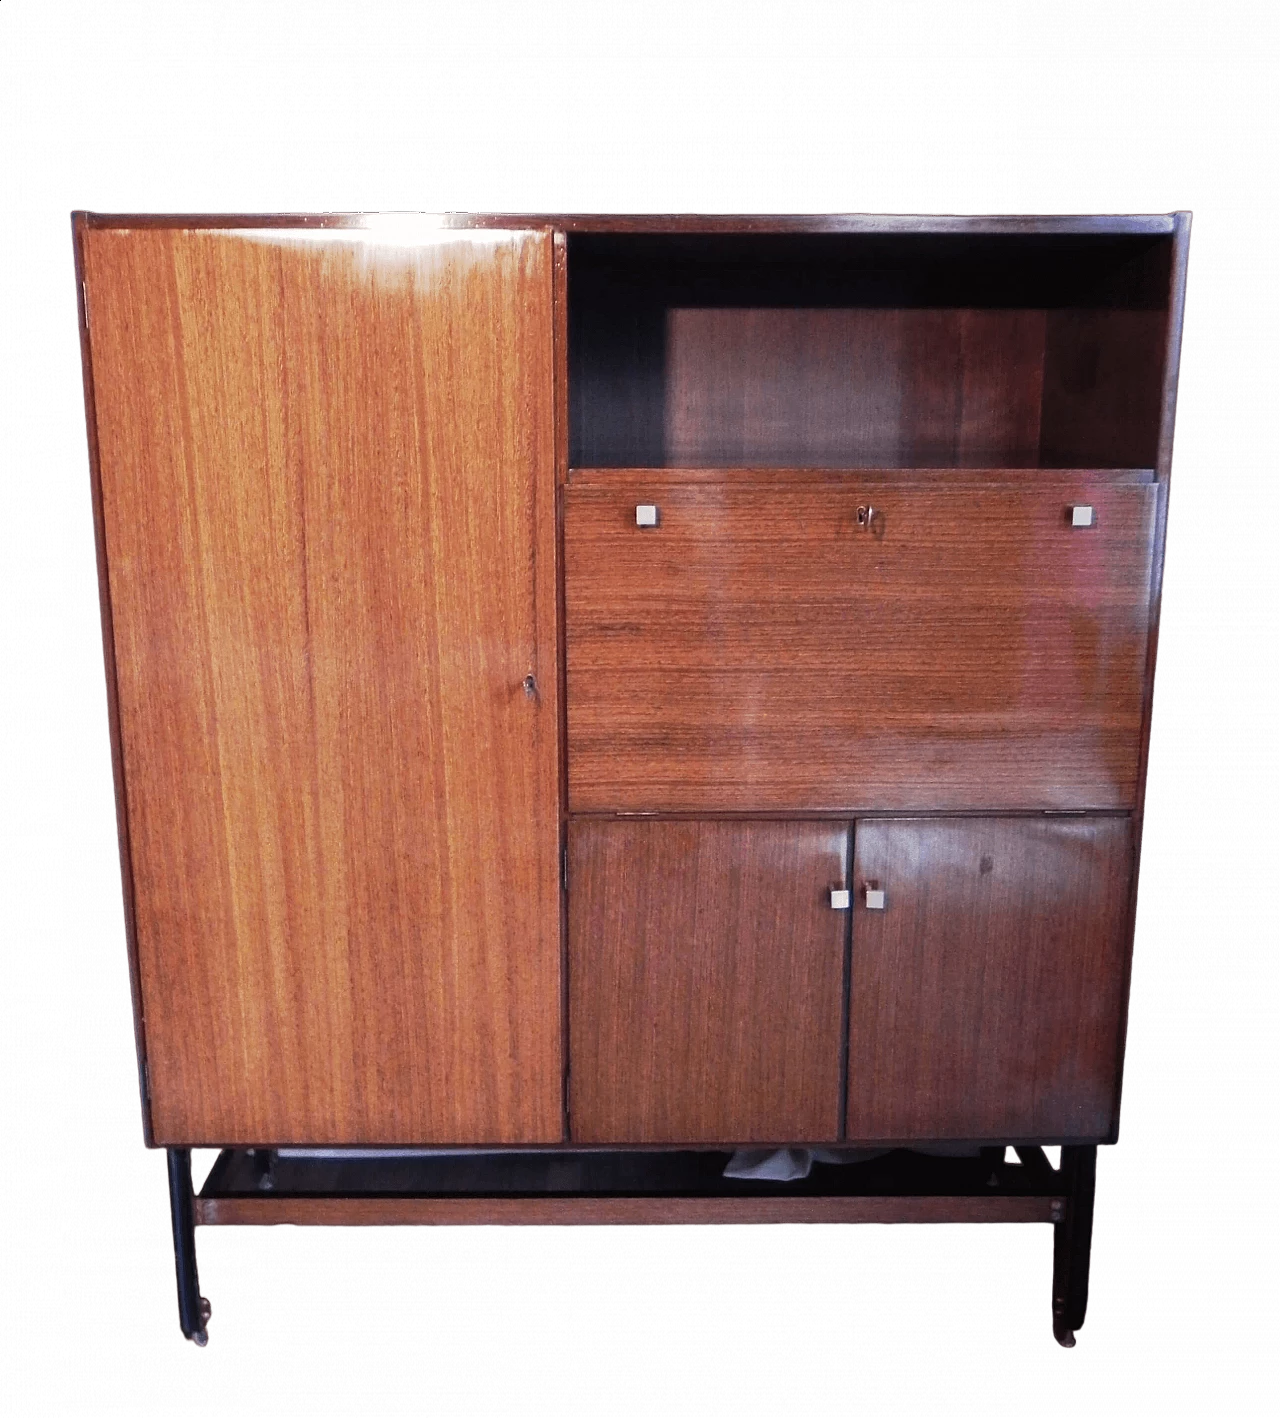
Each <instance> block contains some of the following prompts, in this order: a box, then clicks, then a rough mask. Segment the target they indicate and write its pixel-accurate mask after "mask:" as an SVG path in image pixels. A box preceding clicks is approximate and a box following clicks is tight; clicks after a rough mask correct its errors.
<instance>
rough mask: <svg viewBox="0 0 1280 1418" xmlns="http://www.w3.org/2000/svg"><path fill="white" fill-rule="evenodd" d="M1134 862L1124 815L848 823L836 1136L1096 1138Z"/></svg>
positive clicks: (1116, 1039)
mask: <svg viewBox="0 0 1280 1418" xmlns="http://www.w3.org/2000/svg"><path fill="white" fill-rule="evenodd" d="M1131 864H1132V838H1131V828H1130V823H1129V820H1128V818H1126V817H1103V816H1096V817H1090V816H1079V817H1077V816H1070V817H1059V818H1052V817H1024V818H1012V817H1009V818H951V819H932V820H930V819H898V820H883V821H859V822H858V823H857V824H856V825H855V828H854V872H853V884H854V908H855V910H854V916H853V946H852V957H851V962H852V963H851V971H850V1011H849V1075H848V1114H847V1136H848V1138H849V1140H850V1141H872V1140H879V1141H889V1140H904V1141H905V1140H910V1139H913V1138H914V1139H925V1138H937V1139H945V1138H954V1139H961V1138H964V1139H975V1140H977V1139H993V1140H1004V1141H1015V1140H1018V1139H1026V1140H1032V1139H1036V1138H1040V1139H1045V1140H1052V1139H1054V1138H1063V1139H1082V1140H1083V1139H1094V1140H1096V1139H1100V1138H1103V1137H1105V1136H1106V1135H1107V1134H1108V1133H1109V1132H1110V1131H1111V1128H1112V1125H1113V1122H1114V1118H1115V1106H1116V1090H1117V1082H1118V1070H1119V1060H1120V1030H1121V1021H1122V1013H1123V1000H1124V989H1125V973H1126V971H1125V963H1126V950H1125V941H1126V934H1127V933H1126V929H1125V927H1126V921H1127V913H1128V899H1129V877H1130V868H1131ZM880 893H883V895H881V894H880Z"/></svg>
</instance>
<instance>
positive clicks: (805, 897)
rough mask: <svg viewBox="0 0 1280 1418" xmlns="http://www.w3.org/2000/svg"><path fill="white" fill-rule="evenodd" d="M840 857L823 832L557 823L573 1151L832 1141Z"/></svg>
mask: <svg viewBox="0 0 1280 1418" xmlns="http://www.w3.org/2000/svg"><path fill="white" fill-rule="evenodd" d="M847 849H848V830H847V827H845V826H843V825H840V824H831V823H760V822H755V823H751V822H650V821H617V820H613V821H610V820H601V819H597V820H592V819H587V820H575V821H572V822H571V823H570V828H569V1048H570V1059H571V1065H570V1075H569V1114H570V1127H571V1135H572V1138H573V1140H574V1141H575V1142H576V1143H605V1142H634V1143H646V1142H657V1143H665V1142H681V1141H698V1142H714V1141H720V1140H725V1141H730V1142H746V1141H751V1140H757V1139H758V1140H763V1141H777V1140H788V1141H796V1142H799V1141H805V1140H819V1139H834V1138H835V1137H836V1136H837V1132H838V1127H839V1112H840V1107H839V1097H840V1030H841V1021H842V1013H843V1001H842V994H843V978H844V954H845V935H846V930H847V922H848V913H847V912H844V911H834V910H832V909H831V905H830V899H829V892H830V891H831V889H832V888H833V887H839V886H840V885H842V883H843V882H844V880H845V873H846V865H847Z"/></svg>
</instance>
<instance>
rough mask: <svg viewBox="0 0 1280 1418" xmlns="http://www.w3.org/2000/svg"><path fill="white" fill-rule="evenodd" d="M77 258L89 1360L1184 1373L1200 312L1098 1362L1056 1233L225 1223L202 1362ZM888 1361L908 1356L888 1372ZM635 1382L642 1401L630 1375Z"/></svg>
mask: <svg viewBox="0 0 1280 1418" xmlns="http://www.w3.org/2000/svg"><path fill="white" fill-rule="evenodd" d="M1179 206H1181V207H1185V206H1189V204H1188V203H1186V201H1185V199H1184V200H1177V199H1175V200H1172V201H1169V200H1168V197H1165V200H1164V201H1160V200H1157V201H1150V203H1145V204H1133V206H1131V207H1130V208H1128V210H1169V208H1171V207H1179ZM951 210H957V208H951ZM1019 210H1029V208H1025V207H1023V208H1019ZM1073 210H1082V208H1073ZM1209 238H1211V240H1212V230H1211V231H1209ZM1203 250H1205V218H1203V216H1198V218H1196V228H1195V233H1194V254H1195V252H1202V251H1203ZM62 257H64V259H65V265H64V271H65V286H64V289H65V292H67V296H68V303H67V306H65V308H64V311H65V315H64V319H65V329H67V332H68V339H67V345H65V346H64V350H65V362H67V363H65V369H67V390H68V393H67V404H65V420H64V423H62V427H64V430H65V440H67V441H65V442H64V444H62V447H65V450H67V462H65V464H64V469H65V474H64V472H60V474H58V478H57V499H58V506H57V525H58V526H61V527H62V529H64V533H62V535H64V536H65V547H67V549H68V550H69V553H71V559H72V562H74V563H75V570H74V574H72V576H71V577H69V579H68V584H69V586H74V587H75V594H72V596H71V597H69V601H68V614H67V620H65V627H64V631H65V640H64V647H65V648H67V649H68V664H67V666H65V668H67V671H68V672H69V675H71V681H72V683H71V689H69V693H68V695H67V700H65V706H67V710H68V713H69V716H71V718H69V722H68V733H67V736H65V747H64V750H62V752H67V750H69V759H71V761H68V763H67V769H68V780H69V781H71V783H72V784H74V787H72V788H71V790H69V794H68V805H67V810H65V811H64V813H61V814H60V821H61V822H62V824H64V827H62V832H64V839H62V842H60V851H61V854H62V858H64V859H65V861H68V862H69V864H71V866H72V876H71V879H69V881H68V883H67V886H65V888H64V889H65V895H67V898H68V903H71V902H74V903H75V905H77V906H82V917H81V919H82V926H81V927H79V929H78V932H77V933H74V936H72V939H74V940H75V950H74V957H72V960H71V961H69V963H67V964H65V967H64V966H62V964H61V963H55V968H58V970H60V977H61V984H60V986H58V988H60V990H61V994H62V997H65V998H74V1000H75V1001H77V1003H78V1004H79V1007H81V1008H79V1024H78V1025H77V1027H75V1029H74V1034H72V1031H69V1029H68V1031H67V1034H65V1038H67V1039H68V1042H69V1044H71V1048H69V1049H68V1054H69V1055H74V1058H75V1059H78V1068H74V1069H72V1073H74V1085H72V1088H71V1089H69V1090H68V1089H64V1096H62V1100H61V1103H60V1105H58V1112H60V1116H62V1117H69V1132H71V1137H69V1141H68V1143H67V1146H69V1149H71V1157H72V1166H71V1170H69V1173H68V1171H67V1170H65V1168H64V1170H62V1171H61V1173H60V1178H61V1181H62V1183H64V1188H62V1194H64V1208H65V1211H67V1212H68V1214H67V1215H64V1218H62V1224H61V1225H60V1224H52V1225H51V1229H48V1231H47V1232H44V1235H45V1236H47V1238H50V1242H51V1244H52V1241H55V1239H57V1241H65V1239H68V1238H69V1239H71V1241H72V1245H71V1249H69V1254H68V1259H67V1261H65V1262H62V1265H61V1266H60V1273H61V1278H62V1283H64V1285H65V1288H67V1289H65V1290H64V1292H62V1303H64V1306H65V1307H64V1309H62V1312H61V1324H60V1327H61V1330H62V1333H64V1334H67V1336H68V1337H69V1339H72V1340H74V1341H75V1343H77V1344H78V1346H79V1347H81V1349H89V1347H92V1350H94V1351H95V1354H98V1356H101V1363H103V1364H109V1366H112V1367H115V1366H116V1364H123V1366H125V1367H126V1368H128V1370H129V1371H132V1373H135V1374H136V1375H137V1378H139V1381H140V1383H143V1385H146V1387H149V1378H150V1380H156V1381H159V1380H160V1378H162V1375H169V1374H170V1373H172V1374H174V1375H179V1374H191V1373H193V1368H191V1366H201V1367H200V1370H198V1373H200V1374H204V1375H206V1377H211V1375H213V1374H214V1373H221V1374H224V1375H225V1377H227V1378H232V1380H238V1381H244V1383H252V1378H245V1377H244V1375H252V1374H254V1373H261V1371H262V1370H261V1366H264V1364H265V1366H268V1367H269V1368H271V1370H275V1371H279V1373H285V1371H293V1373H296V1374H298V1375H299V1377H301V1375H302V1374H309V1375H310V1377H312V1378H315V1377H316V1375H323V1374H325V1373H327V1371H329V1370H330V1367H332V1366H335V1364H342V1366H343V1368H346V1364H347V1361H360V1360H361V1358H366V1357H369V1356H373V1354H376V1353H378V1351H387V1353H397V1354H405V1356H408V1357H411V1360H412V1363H414V1364H415V1366H418V1374H420V1378H418V1384H420V1387H418V1388H417V1397H420V1398H425V1400H428V1401H431V1400H432V1398H434V1397H437V1398H444V1397H445V1392H447V1388H445V1387H442V1385H444V1384H445V1378H449V1380H451V1381H458V1383H462V1384H464V1387H465V1390H468V1391H471V1392H479V1391H483V1390H486V1388H488V1387H489V1385H490V1384H496V1383H500V1381H503V1380H517V1381H520V1383H523V1384H524V1385H526V1387H527V1388H529V1391H530V1394H537V1395H539V1397H544V1398H551V1400H553V1395H554V1394H556V1392H557V1391H563V1390H564V1388H566V1385H567V1387H570V1388H577V1387H578V1385H580V1384H584V1385H587V1387H585V1388H584V1390H583V1391H584V1392H591V1391H597V1392H598V1391H600V1390H598V1385H597V1378H595V1377H594V1375H598V1374H601V1373H602V1374H604V1375H605V1378H607V1380H608V1375H610V1373H612V1378H611V1380H608V1391H611V1392H612V1394H615V1395H617V1394H618V1392H619V1390H618V1378H625V1380H627V1384H628V1387H629V1385H632V1384H634V1385H635V1391H636V1392H639V1391H641V1390H642V1388H644V1387H646V1384H648V1383H649V1381H652V1380H659V1378H662V1377H663V1375H668V1377H669V1375H673V1374H678V1373H679V1371H680V1370H685V1368H686V1366H687V1371H689V1373H690V1374H692V1373H695V1371H700V1373H702V1375H704V1377H710V1378H712V1381H713V1383H714V1384H716V1387H717V1388H720V1391H722V1395H723V1400H724V1402H731V1404H737V1402H748V1404H754V1402H756V1401H757V1398H758V1394H757V1391H756V1390H754V1387H753V1381H754V1375H763V1374H765V1373H768V1374H771V1375H774V1377H778V1375H780V1377H782V1378H784V1381H788V1391H790V1394H791V1398H790V1401H791V1402H802V1404H816V1405H819V1407H826V1405H828V1404H829V1402H843V1401H846V1400H845V1398H832V1397H831V1395H829V1387H831V1385H835V1388H836V1391H838V1392H839V1391H842V1390H845V1388H848V1390H852V1392H853V1394H856V1392H858V1390H859V1387H860V1377H863V1375H866V1374H869V1373H875V1374H876V1377H877V1378H879V1380H882V1381H887V1383H890V1384H892V1385H893V1388H894V1390H897V1391H899V1392H900V1394H902V1397H909V1395H913V1394H917V1392H920V1391H923V1390H924V1388H927V1387H933V1385H934V1384H936V1383H938V1381H943V1383H945V1381H947V1378H948V1375H950V1374H953V1373H954V1370H953V1368H951V1366H953V1364H957V1363H960V1361H961V1360H965V1361H968V1363H978V1364H982V1366H984V1367H985V1364H987V1363H989V1361H999V1363H1001V1368H999V1370H994V1371H992V1374H995V1373H1008V1364H1009V1363H1012V1364H1015V1366H1016V1367H1018V1368H1019V1370H1023V1371H1026V1373H1028V1374H1035V1373H1039V1374H1043V1375H1045V1377H1046V1378H1048V1377H1055V1375H1056V1377H1059V1378H1063V1377H1067V1375H1069V1374H1070V1373H1076V1374H1083V1373H1084V1371H1086V1370H1089V1371H1100V1370H1099V1366H1101V1367H1106V1368H1110V1367H1111V1366H1113V1364H1114V1363H1116V1361H1117V1360H1121V1358H1123V1360H1130V1361H1131V1360H1135V1358H1143V1357H1147V1356H1151V1357H1155V1356H1161V1357H1162V1358H1164V1360H1165V1361H1177V1358H1175V1353H1171V1350H1169V1334H1168V1327H1169V1323H1171V1320H1169V1316H1168V1309H1167V1307H1168V1305H1169V1296H1171V1295H1172V1293H1175V1292H1177V1276H1174V1275H1171V1262H1169V1258H1168V1245H1167V1244H1165V1241H1164V1235H1162V1231H1161V1228H1162V1227H1164V1225H1165V1224H1167V1219H1168V1210H1169V1198H1168V1195H1167V1190H1168V1180H1167V1178H1168V1171H1169V1164H1171V1157H1169V1154H1168V1149H1169V1146H1171V1144H1169V1141H1168V1139H1169V1133H1168V1132H1167V1130H1165V1127H1164V1123H1162V1119H1164V1117H1167V1116H1169V1115H1171V1109H1172V1105H1174V1098H1171V1088H1172V1089H1177V1088H1179V1086H1181V1083H1179V1079H1181V1078H1182V1075H1184V1069H1185V1065H1184V1064H1182V1062H1181V1048H1182V1039H1181V1037H1179V1031H1178V1020H1177V1018H1174V1017H1171V1015H1169V1012H1168V1011H1165V1010H1164V1008H1162V1007H1161V1003H1160V1001H1161V1000H1162V997H1164V995H1165V994H1167V991H1168V988H1169V986H1171V983H1172V980H1174V977H1175V974H1177V973H1178V971H1181V968H1182V959H1181V953H1179V951H1175V950H1172V949H1169V943H1171V942H1172V940H1174V939H1177V934H1178V925H1179V922H1177V920H1175V917H1174V909H1175V905H1177V902H1175V888H1174V879H1175V854H1177V851H1178V835H1179V831H1182V830H1184V828H1185V822H1186V803H1185V797H1184V790H1185V788H1186V786H1188V771H1186V764H1185V761H1184V760H1182V759H1181V757H1179V754H1178V753H1177V752H1175V749H1174V726H1172V725H1171V710H1169V708H1168V706H1169V705H1174V706H1175V708H1174V710H1172V713H1174V716H1175V718H1177V715H1178V712H1179V710H1178V706H1179V705H1181V703H1184V702H1185V698H1184V689H1185V688H1188V686H1186V683H1185V678H1189V676H1186V669H1188V668H1189V666H1191V665H1192V661H1191V657H1189V652H1188V649H1186V645H1188V644H1189V641H1191V640H1192V637H1191V635H1189V634H1186V632H1184V627H1185V624H1186V621H1188V620H1189V615H1188V613H1186V610H1185V607H1186V605H1188V604H1191V605H1194V597H1192V594H1191V593H1189V591H1186V590H1182V587H1184V586H1185V581H1184V545H1185V542H1186V537H1188V533H1186V526H1185V523H1186V519H1185V518H1181V516H1179V508H1178V488H1179V486H1181V485H1182V484H1184V482H1185V481H1186V475H1188V472H1189V475H1191V476H1192V478H1194V476H1196V455H1195V444H1196V438H1195V430H1196V387H1198V386H1196V369H1198V363H1196V360H1198V349H1196V319H1195V308H1194V303H1192V306H1191V308H1189V309H1188V316H1186V339H1185V353H1184V390H1182V404H1181V410H1179V424H1178V462H1177V468H1175V476H1174V488H1175V492H1174V505H1172V519H1171V527H1169V554H1168V583H1167V584H1168V587H1169V590H1167V598H1165V621H1164V628H1162V640H1161V665H1160V679H1158V689H1157V700H1155V725H1154V733H1152V754H1151V783H1150V794H1148V804H1147V828H1145V849H1144V885H1143V902H1141V909H1140V922H1138V937H1137V956H1135V961H1137V963H1135V971H1134V1000H1133V1014H1131V1027H1130V1046H1128V1068H1127V1078H1125V1116H1124V1129H1123V1139H1121V1143H1120V1146H1118V1149H1114V1150H1110V1151H1106V1153H1103V1159H1101V1177H1100V1184H1099V1204H1097V1229H1096V1269H1094V1292H1093V1300H1091V1305H1090V1312H1089V1322H1087V1326H1086V1329H1084V1332H1083V1334H1082V1337H1080V1346H1079V1349H1077V1350H1076V1351H1074V1353H1066V1354H1065V1353H1060V1351H1059V1350H1057V1349H1056V1347H1055V1346H1053V1343H1052V1339H1050V1336H1049V1231H1048V1228H1040V1227H1006V1228H992V1229H989V1231H981V1229H954V1231H953V1229H937V1231H866V1229H848V1231H838V1229H794V1231H791V1229H787V1231H736V1232H734V1231H659V1232H653V1231H632V1232H585V1231H578V1232H563V1231H561V1232H473V1234H468V1232H456V1234H449V1232H369V1234H359V1232H356V1234H353V1232H295V1234H289V1232H221V1231H211V1232H201V1236H200V1269H201V1282H203V1289H204V1293H206V1295H208V1297H210V1299H211V1300H213V1303H214V1307H215V1317H214V1323H213V1343H211V1346H210V1349H208V1351H206V1353H203V1354H200V1353H197V1351H194V1350H191V1349H190V1347H189V1346H186V1344H184V1343H183V1340H181V1339H180V1336H179V1332H177V1320H176V1307H174V1285H173V1271H172V1252H170V1241H169V1207H167V1193H166V1184H164V1159H163V1153H147V1151H145V1150H143V1147H142V1140H140V1139H142V1133H140V1122H139V1112H137V1079H136V1068H135V1055H133V1041H132V1031H130V1020H129V1004H128V973H126V966H125V951H123V936H122V925H120V898H119V878H118V866H116V861H115V851H113V827H112V798H111V777H109V763H108V749H106V719H105V705H103V691H102V661H101V647H99V638H98V618H96V583H95V574H94V557H92V542H91V529H89V503H88V489H86V468H85V451H84V437H82V424H81V411H79V367H78V350H77V343H75V325H74V309H72V308H71V296H72V281H71V275H69V264H71V252H69V241H68V238H67V227H65V220H64V242H62ZM1194 291H1195V281H1192V292H1194ZM77 549H78V554H77ZM1188 692H1189V691H1188ZM68 828H69V831H68ZM58 905H60V906H61V905H62V903H61V902H60V903H58ZM1171 1079H1172V1081H1174V1082H1172V1085H1171V1082H1169V1081H1171ZM68 1093H69V1098H68ZM44 1156H45V1166H48V1167H55V1166H58V1161H60V1157H58V1154H57V1153H54V1151H51V1150H47V1151H45V1153H44ZM64 1157H65V1154H64ZM67 1221H69V1224H71V1231H69V1236H68V1234H67V1231H65V1222H67ZM75 1296H82V1299H81V1300H77V1299H75ZM51 1303H54V1302H51ZM478 1344H479V1346H483V1349H482V1350H481V1351H479V1353H482V1354H483V1357H481V1358H479V1360H478V1358H476V1357H475V1354H476V1346H478ZM904 1358H906V1360H907V1363H906V1364H904V1363H903V1360H904ZM890 1360H892V1368H886V1367H883V1366H886V1364H889V1363H890ZM940 1366H941V1367H940ZM717 1375H719V1378H717ZM449 1387H451V1385H449ZM621 1392H622V1397H627V1394H628V1388H624V1390H622V1391H621ZM975 1392H977V1390H975ZM245 1397H251V1391H249V1390H245ZM1009 1398H1012V1395H1009V1394H1006V1395H1005V1401H1008V1400H1009ZM553 1401H554V1400H553ZM869 1401H875V1400H873V1395H872V1394H865V1397H863V1398H862V1402H869ZM995 1401H999V1400H998V1398H997V1400H995ZM1014 1401H1015V1402H1016V1400H1014Z"/></svg>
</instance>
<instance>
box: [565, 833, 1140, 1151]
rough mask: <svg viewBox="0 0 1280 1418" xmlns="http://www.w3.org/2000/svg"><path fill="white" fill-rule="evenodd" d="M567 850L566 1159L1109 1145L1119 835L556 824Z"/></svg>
mask: <svg viewBox="0 0 1280 1418" xmlns="http://www.w3.org/2000/svg"><path fill="white" fill-rule="evenodd" d="M569 840H570V863H569V999H570V1018H569V1058H570V1075H569V1077H570V1091H569V1100H570V1127H571V1131H572V1136H573V1139H574V1141H575V1142H581V1143H591V1142H599V1143H607V1142H632V1143H640V1142H647V1143H677V1142H715V1141H722V1142H749V1141H754V1142H779V1143H782V1142H802V1141H812V1142H831V1141H836V1140H840V1139H847V1140H848V1141H851V1142H854V1141H856V1142H891V1141H909V1140H911V1139H957V1140H959V1139H965V1140H979V1139H983V1138H992V1139H999V1140H1003V1141H1009V1140H1016V1139H1025V1140H1028V1141H1029V1140H1032V1139H1042V1140H1045V1141H1052V1140H1053V1139H1055V1138H1062V1139H1086V1138H1092V1139H1097V1138H1101V1137H1104V1136H1105V1135H1107V1134H1108V1132H1109V1131H1110V1130H1111V1125H1112V1119H1113V1116H1114V1109H1115V1096H1116V1088H1117V1082H1118V1079H1117V1071H1118V1060H1119V1055H1120V1030H1121V1023H1122V998H1123V980H1124V973H1125V971H1124V942H1125V921H1126V908H1127V900H1128V889H1129V873H1130V867H1131V858H1132V852H1131V838H1130V825H1129V820H1128V818H1127V817H1123V816H1084V815H1081V816H1074V815H1073V816H1063V817H1050V816H1027V817H986V818H910V819H883V820H860V821H858V822H856V823H855V824H853V826H852V829H851V828H850V825H849V824H847V823H829V822H736V821H655V820H633V819H579V820H577V821H575V822H574V823H573V824H572V825H571V830H570V839H569ZM845 889H848V890H849V893H850V898H851V901H852V909H851V910H849V909H837V908H836V907H835V906H833V899H832V892H833V891H837V892H838V891H842V890H845ZM868 892H870V893H871V895H870V897H868ZM878 893H883V898H881V896H880V895H879V894H878ZM842 900H843V898H842V897H841V896H839V895H838V896H836V898H835V901H836V903H840V902H841V901H842ZM868 900H870V901H871V902H872V903H874V906H875V909H871V908H869V906H868ZM881 901H882V902H883V904H882V905H881Z"/></svg>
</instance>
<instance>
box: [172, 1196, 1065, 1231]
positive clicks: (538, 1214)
mask: <svg viewBox="0 0 1280 1418" xmlns="http://www.w3.org/2000/svg"><path fill="white" fill-rule="evenodd" d="M195 1206H196V1224H197V1225H200V1226H286V1225H287V1226H671V1225H681V1224H683V1225H688V1226H742V1225H762V1224H764V1225H768V1224H774V1225H798V1224H801V1223H811V1224H823V1225H837V1224H843V1225H848V1224H851V1223H856V1222H874V1223H876V1224H878V1225H886V1224H891V1223H894V1222H910V1223H920V1222H925V1223H942V1222H955V1221H962V1222H975V1221H976V1222H983V1221H985V1222H1035V1221H1052V1220H1053V1219H1054V1207H1055V1203H1054V1202H1053V1201H1052V1200H1051V1199H1050V1198H1048V1197H1043V1196H992V1197H986V1196H961V1197H947V1196H911V1197H901V1196H786V1195H780V1196H775V1197H767V1196H751V1197H724V1196H705V1197H704V1196H688V1197H651V1196H624V1197H608V1196H536V1197H320V1196H317V1197H290V1198H288V1199H285V1200H279V1201H274V1200H272V1199H271V1198H270V1197H266V1196H261V1197H215V1198H212V1199H209V1200H201V1199H197V1201H196V1204H195Z"/></svg>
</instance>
